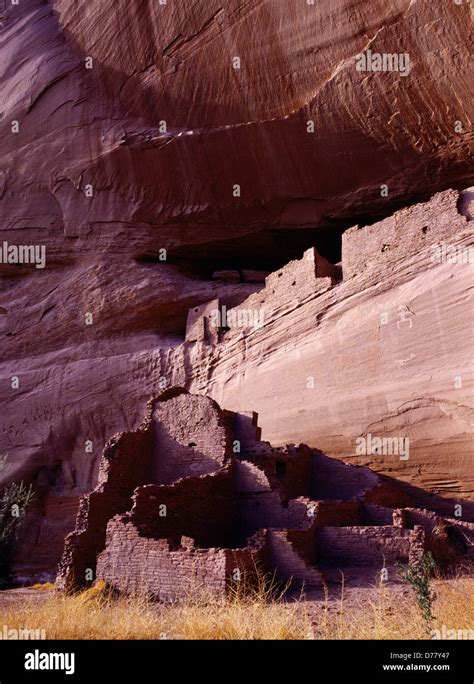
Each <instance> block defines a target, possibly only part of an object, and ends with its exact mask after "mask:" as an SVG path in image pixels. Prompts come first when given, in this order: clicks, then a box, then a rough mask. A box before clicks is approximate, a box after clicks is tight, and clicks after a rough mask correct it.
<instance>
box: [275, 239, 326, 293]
mask: <svg viewBox="0 0 474 684" xmlns="http://www.w3.org/2000/svg"><path fill="white" fill-rule="evenodd" d="M337 275H338V273H337V269H336V267H335V266H334V265H333V264H331V263H330V262H329V261H327V259H325V258H324V257H322V256H321V255H320V254H319V253H318V251H317V249H316V248H315V247H310V248H309V249H308V250H306V252H305V253H304V254H303V257H302V259H295V260H293V261H290V262H288V263H287V264H285V266H283V268H280V269H278V270H277V271H274V272H273V273H270V275H269V276H267V277H266V278H265V290H264V292H265V294H266V295H268V298H270V297H269V295H271V296H272V299H273V301H274V303H275V304H277V303H278V302H279V300H280V301H281V302H284V301H287V300H288V299H291V298H294V297H297V298H299V299H306V298H307V297H311V296H312V295H313V294H314V293H315V292H317V291H319V289H321V290H325V289H327V287H328V286H329V287H330V286H331V284H332V282H331V279H332V278H336V277H337Z"/></svg>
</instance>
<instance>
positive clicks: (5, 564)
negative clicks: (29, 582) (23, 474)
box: [0, 482, 34, 587]
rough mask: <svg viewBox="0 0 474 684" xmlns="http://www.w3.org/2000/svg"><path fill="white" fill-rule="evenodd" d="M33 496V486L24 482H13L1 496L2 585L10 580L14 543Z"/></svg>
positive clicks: (0, 577)
mask: <svg viewBox="0 0 474 684" xmlns="http://www.w3.org/2000/svg"><path fill="white" fill-rule="evenodd" d="M33 498H34V494H33V487H32V486H31V485H29V486H28V487H27V486H26V485H25V484H23V482H20V484H18V483H16V482H12V484H10V485H8V486H7V487H5V489H4V490H3V493H2V495H1V497H0V587H1V586H2V585H5V584H7V583H8V581H9V566H10V562H9V561H10V554H11V549H12V545H13V542H14V541H15V538H16V535H17V533H18V530H19V529H20V526H21V524H22V522H23V520H24V517H25V512H26V509H27V508H28V506H29V505H30V503H31V502H32V501H33Z"/></svg>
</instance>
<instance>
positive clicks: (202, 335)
mask: <svg viewBox="0 0 474 684" xmlns="http://www.w3.org/2000/svg"><path fill="white" fill-rule="evenodd" d="M218 310H219V300H218V299H212V300H211V301H210V302H206V303H205V304H201V305H200V306H195V307H193V308H192V309H189V311H188V318H187V322H186V338H185V339H186V342H208V343H210V344H215V343H216V342H217V333H218V328H217V326H216V325H215V324H214V320H213V317H214V316H215V315H216V312H217V311H218Z"/></svg>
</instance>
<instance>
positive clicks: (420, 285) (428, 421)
mask: <svg viewBox="0 0 474 684" xmlns="http://www.w3.org/2000/svg"><path fill="white" fill-rule="evenodd" d="M463 198H464V199H463ZM471 200H472V192H466V193H465V194H463V195H462V196H461V200H459V199H458V193H456V192H453V191H448V192H445V193H440V194H438V195H437V196H435V197H434V198H433V199H432V201H431V202H429V203H427V204H420V205H415V206H413V207H411V208H410V209H407V210H402V211H400V212H397V213H396V214H395V215H394V216H393V217H391V218H389V219H386V220H384V221H382V222H381V223H379V224H375V225H373V226H370V227H367V228H365V229H361V228H359V227H358V226H356V227H354V228H353V229H351V230H349V231H346V233H345V234H344V235H343V260H342V270H343V274H344V279H343V281H342V282H339V283H338V282H337V281H332V285H331V279H330V278H324V277H320V278H316V281H314V282H311V279H310V270H313V271H314V264H313V263H312V262H311V261H308V260H307V257H309V256H310V253H307V254H306V255H305V257H304V258H303V260H302V261H301V262H295V263H294V264H289V265H288V266H287V267H285V268H283V269H282V270H281V271H279V272H276V273H275V274H272V276H271V277H270V278H267V281H266V287H265V289H264V290H262V291H261V292H259V293H258V294H254V295H251V296H250V297H249V298H248V299H247V300H245V301H244V302H242V304H241V305H240V307H239V309H241V310H242V309H243V310H247V309H249V310H251V311H252V310H256V311H264V312H265V315H264V321H265V323H264V325H262V326H261V327H256V326H253V327H235V328H234V329H231V330H230V332H228V333H225V335H224V336H223V338H222V341H221V343H220V344H219V345H216V346H214V347H213V348H212V350H211V351H209V346H206V345H205V344H201V346H200V345H199V344H196V345H194V346H193V348H192V350H191V352H190V353H191V356H192V359H193V363H192V368H193V373H192V380H191V382H190V386H191V387H193V388H194V389H198V390H200V391H206V392H208V393H209V394H210V395H211V396H212V397H214V398H215V399H216V400H217V401H218V402H219V403H220V404H221V405H223V406H225V407H226V408H229V409H232V410H235V411H242V410H245V407H248V406H249V405H252V407H253V408H254V409H255V410H256V411H257V412H258V414H259V416H260V425H261V427H262V430H263V435H264V437H265V438H266V439H269V440H271V441H272V442H273V443H276V444H285V443H286V442H288V441H294V440H296V441H303V440H304V441H305V442H307V443H309V444H310V445H314V446H316V445H317V446H318V448H321V449H322V450H323V451H324V452H325V453H327V454H330V455H332V456H337V457H340V458H343V459H344V460H346V461H350V462H351V463H358V464H362V465H370V467H372V468H374V469H376V470H380V471H382V472H384V473H385V474H390V475H391V476H393V477H395V478H399V479H401V480H404V481H406V482H407V483H411V484H412V485H416V486H418V487H422V488H424V489H426V490H428V491H429V492H432V493H435V494H442V495H446V496H448V497H454V498H460V499H464V498H465V499H470V500H472V495H473V477H474V473H473V468H472V455H473V433H474V406H473V396H474V392H473V387H474V381H473V374H472V371H473V366H472V349H473V343H474V316H473V313H472V303H473V300H472V294H473V287H474V230H473V227H472V226H473V223H472V222H471V221H469V220H468V219H467V218H466V216H464V215H463V214H461V213H460V212H459V208H458V207H459V206H460V207H461V208H462V207H463V206H465V203H466V202H467V201H471ZM465 211H466V213H467V214H468V217H470V216H471V215H470V213H469V211H468V210H467V209H465ZM305 263H306V264H309V266H307V267H306V270H307V272H306V273H305V272H304V271H302V268H301V264H305ZM279 281H282V285H281V286H280V287H279V285H278V282H279ZM328 281H329V282H328ZM318 282H319V283H320V286H319V287H318V286H317V285H316V284H315V283H318ZM308 283H310V287H309V288H308ZM188 353H189V351H188V349H187V348H185V349H184V351H183V354H188ZM202 358H204V359H206V358H207V359H208V360H207V363H206V362H203V361H202ZM283 397H284V400H282V399H283ZM369 435H370V437H369ZM375 437H393V438H394V439H395V442H393V444H392V445H391V446H390V445H389V444H386V447H387V448H386V449H383V448H380V449H379V450H378V452H377V451H376V448H377V447H376V443H375V442H374V438H375ZM359 438H363V439H359ZM358 439H359V441H358ZM364 440H365V441H364ZM367 440H369V441H367ZM400 440H401V441H400ZM404 440H408V441H407V444H406V446H407V448H406V449H405V448H404ZM399 447H400V448H399ZM374 449H375V450H374ZM405 452H406V453H405ZM449 506H450V504H447V509H446V510H449ZM451 507H452V504H451ZM469 508H470V510H472V506H470V507H469Z"/></svg>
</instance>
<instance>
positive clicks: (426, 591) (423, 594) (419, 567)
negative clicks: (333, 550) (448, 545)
mask: <svg viewBox="0 0 474 684" xmlns="http://www.w3.org/2000/svg"><path fill="white" fill-rule="evenodd" d="M435 569H436V563H435V561H434V559H433V556H432V555H431V553H430V552H428V553H422V552H421V551H420V552H419V553H418V555H417V557H416V558H415V560H413V561H412V562H411V563H409V564H408V565H406V566H404V567H401V568H400V570H399V572H400V576H401V577H402V578H403V579H405V580H407V582H409V583H410V584H411V587H412V589H413V591H414V592H415V596H416V602H417V605H418V608H419V609H420V612H421V615H422V617H423V619H424V620H425V622H426V623H427V625H428V627H430V626H431V623H432V622H433V620H434V616H433V612H432V609H433V601H434V599H435V595H434V592H433V590H432V589H431V586H430V583H431V579H432V577H433V573H434V570H435Z"/></svg>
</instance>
